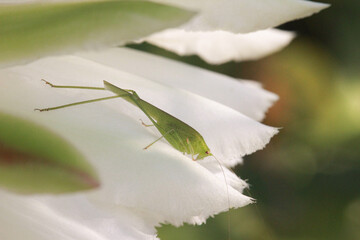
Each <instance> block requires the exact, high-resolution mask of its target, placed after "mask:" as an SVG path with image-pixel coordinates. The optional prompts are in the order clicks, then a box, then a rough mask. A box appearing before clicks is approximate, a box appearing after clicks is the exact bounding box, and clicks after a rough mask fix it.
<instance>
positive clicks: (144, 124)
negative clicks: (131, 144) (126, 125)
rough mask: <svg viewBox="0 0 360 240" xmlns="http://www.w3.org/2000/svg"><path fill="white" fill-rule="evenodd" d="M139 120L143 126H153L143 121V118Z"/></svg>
mask: <svg viewBox="0 0 360 240" xmlns="http://www.w3.org/2000/svg"><path fill="white" fill-rule="evenodd" d="M139 120H140V122H141V124H142V125H143V126H144V127H153V126H155V125H154V124H146V123H144V122H143V120H141V119H139Z"/></svg>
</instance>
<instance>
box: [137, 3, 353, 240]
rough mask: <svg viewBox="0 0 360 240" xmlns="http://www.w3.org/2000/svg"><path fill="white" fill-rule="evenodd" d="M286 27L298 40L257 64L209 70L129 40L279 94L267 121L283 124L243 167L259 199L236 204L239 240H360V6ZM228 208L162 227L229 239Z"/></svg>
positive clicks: (177, 234)
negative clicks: (199, 220)
mask: <svg viewBox="0 0 360 240" xmlns="http://www.w3.org/2000/svg"><path fill="white" fill-rule="evenodd" d="M327 2H328V3H331V4H332V7H331V8H329V9H326V10H324V11H323V12H321V13H320V14H317V15H314V16H312V17H310V18H307V19H302V20H299V21H295V22H291V23H288V24H285V25H284V26H281V27H280V28H282V29H286V30H292V31H296V32H297V34H298V37H297V38H296V40H295V41H294V42H293V43H292V44H291V45H290V46H288V47H287V48H286V49H285V50H283V51H281V52H279V53H277V54H274V55H272V56H270V57H267V58H264V59H262V60H259V61H254V62H245V63H227V64H224V65H220V66H211V65H207V64H206V63H204V62H203V61H202V60H200V59H199V58H198V57H195V56H192V57H186V58H179V57H178V56H176V55H175V54H171V53H168V52H166V51H164V50H161V49H159V48H156V47H153V46H151V45H148V44H142V45H137V46H135V45H134V46H131V47H134V48H137V49H141V50H145V51H149V52H153V53H156V54H160V55H165V56H167V57H170V58H174V59H177V60H179V61H185V62H188V63H190V64H194V65H198V66H201V67H204V68H207V69H211V70H213V71H217V72H221V73H224V74H227V75H231V76H234V77H237V78H243V79H255V80H257V81H259V82H261V83H262V84H263V86H264V87H265V88H266V89H268V90H270V91H272V92H275V93H276V94H278V95H279V96H280V100H279V101H278V102H277V103H276V104H275V106H274V107H272V108H271V109H270V111H269V113H268V115H267V118H266V120H265V123H266V124H268V125H271V126H277V127H283V129H282V130H281V132H280V134H278V135H277V136H275V137H274V138H273V140H272V141H271V142H270V144H269V145H268V146H267V148H266V149H265V150H263V151H259V152H257V153H255V154H253V155H251V156H248V157H246V158H245V163H244V165H242V166H238V167H237V168H236V169H235V171H236V172H237V174H238V175H239V176H240V177H241V178H242V179H248V180H249V183H250V184H251V188H250V190H249V192H247V193H246V194H248V195H251V196H252V197H254V198H256V199H257V203H256V204H253V205H251V206H247V207H245V208H241V209H237V210H232V211H231V212H230V217H231V239H232V240H238V239H239V240H240V239H241V240H242V239H244V240H253V239H265V240H267V239H281V240H282V239H284V240H285V239H286V240H288V239H289V240H295V239H296V240H300V239H304V240H305V239H327V240H331V239H346V240H348V239H349V240H350V239H360V47H359V43H360V12H359V10H360V2H359V0H328V1H327ZM227 228H228V221H227V214H226V213H225V214H221V215H219V216H217V217H216V218H214V219H209V220H208V222H207V224H206V225H204V226H197V227H193V226H184V227H181V228H175V227H171V226H164V227H161V228H159V232H160V234H159V235H160V237H161V239H164V240H183V239H198V240H212V239H214V240H215V239H216V240H223V239H226V238H227Z"/></svg>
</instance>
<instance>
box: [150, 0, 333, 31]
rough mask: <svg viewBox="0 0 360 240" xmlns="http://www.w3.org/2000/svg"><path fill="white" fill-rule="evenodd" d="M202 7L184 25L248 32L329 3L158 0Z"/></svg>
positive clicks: (194, 29) (282, 21) (277, 23)
mask: <svg viewBox="0 0 360 240" xmlns="http://www.w3.org/2000/svg"><path fill="white" fill-rule="evenodd" d="M157 2H163V3H168V4H173V5H175V6H180V7H185V8H188V9H193V10H198V11H199V14H198V15H197V16H196V17H195V18H193V19H192V20H190V22H189V23H187V24H186V25H185V26H184V28H185V29H186V30H191V31H212V30H225V31H230V32H235V33H247V32H253V31H257V30H261V29H267V28H271V27H276V26H278V25H280V24H282V23H285V22H288V21H291V20H295V19H299V18H303V17H308V16H310V15H312V14H314V13H317V12H319V11H321V10H323V9H324V8H327V7H329V4H324V3H317V2H311V1H303V0H198V1H191V0H187V1H178V0H157Z"/></svg>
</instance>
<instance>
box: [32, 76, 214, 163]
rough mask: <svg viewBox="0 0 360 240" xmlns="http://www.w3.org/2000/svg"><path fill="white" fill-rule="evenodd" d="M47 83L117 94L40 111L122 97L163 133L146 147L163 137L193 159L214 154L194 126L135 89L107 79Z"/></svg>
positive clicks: (52, 85) (57, 86)
mask: <svg viewBox="0 0 360 240" xmlns="http://www.w3.org/2000/svg"><path fill="white" fill-rule="evenodd" d="M43 81H44V82H45V83H46V84H48V85H50V86H51V87H54V88H78V89H79V88H80V89H92V90H109V91H111V92H113V93H115V94H116V95H115V96H111V97H105V98H98V99H92V100H88V101H82V102H76V103H72V104H67V105H62V106H58V107H52V108H44V109H36V110H39V111H41V112H42V111H50V110H55V109H59V108H65V107H70V106H74V105H80V104H85V103H91V102H96V101H102V100H107V99H113V98H118V97H121V98H123V99H124V100H126V101H128V102H129V103H131V104H133V105H135V106H137V107H138V108H139V109H140V110H141V111H142V112H143V113H144V114H145V115H146V116H147V117H148V118H149V120H150V121H151V122H152V124H153V125H146V124H144V123H142V124H143V125H144V126H146V127H148V126H154V127H156V128H157V129H158V130H159V132H160V133H161V135H162V136H161V137H160V138H158V139H157V140H156V141H154V142H153V143H151V144H149V145H148V146H146V147H145V148H144V149H147V148H149V147H150V146H151V145H153V144H154V143H156V142H157V141H159V140H160V139H162V138H165V139H166V140H167V141H168V142H169V143H170V145H171V146H173V147H174V148H175V149H177V150H178V151H180V152H182V153H184V154H185V153H186V154H190V155H191V156H192V159H193V160H200V159H203V158H205V157H207V156H212V154H211V153H210V149H209V147H208V146H207V144H206V143H205V140H204V138H203V137H202V136H201V134H200V133H199V132H198V131H196V130H195V129H194V128H192V127H191V126H189V125H188V124H186V123H184V122H183V121H181V120H179V119H178V118H176V117H174V116H172V115H170V114H168V113H167V112H165V111H163V110H161V109H160V108H158V107H155V106H154V105H152V104H150V103H148V102H146V101H144V100H143V99H141V98H140V97H139V95H138V94H137V93H136V92H135V91H134V90H128V89H122V88H119V87H117V86H115V85H113V84H111V83H109V82H107V81H104V88H97V87H82V86H59V85H54V84H52V83H50V82H48V81H45V80H43Z"/></svg>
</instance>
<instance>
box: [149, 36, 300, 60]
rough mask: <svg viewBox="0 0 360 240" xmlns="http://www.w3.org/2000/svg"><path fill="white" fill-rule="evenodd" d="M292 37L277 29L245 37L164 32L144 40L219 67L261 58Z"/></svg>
mask: <svg viewBox="0 0 360 240" xmlns="http://www.w3.org/2000/svg"><path fill="white" fill-rule="evenodd" d="M294 36H295V35H294V34H293V33H292V32H287V31H281V30H277V29H267V30H262V31H257V32H253V33H247V34H241V33H239V34H235V33H231V32H225V31H211V32H200V31H199V32H188V31H185V30H182V29H168V30H165V31H163V32H160V33H155V34H153V35H151V36H149V37H147V38H146V39H145V40H146V41H147V42H149V43H151V44H153V45H156V46H158V47H161V48H165V49H166V50H169V51H172V52H175V53H177V54H178V55H180V56H186V55H192V54H196V55H199V56H200V57H201V58H202V59H204V60H205V61H206V62H208V63H210V64H222V63H226V62H229V61H244V60H256V59H259V58H262V57H265V56H267V55H269V54H272V53H274V52H276V51H279V50H281V49H282V48H283V47H285V46H286V45H288V44H289V43H290V41H291V40H292V39H293V38H294Z"/></svg>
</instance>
